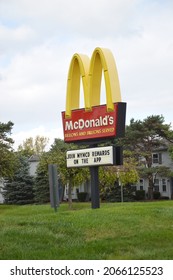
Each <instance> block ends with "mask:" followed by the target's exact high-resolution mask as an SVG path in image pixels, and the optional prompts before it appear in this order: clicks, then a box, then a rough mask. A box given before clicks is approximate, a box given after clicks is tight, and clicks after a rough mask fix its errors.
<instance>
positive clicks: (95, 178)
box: [90, 166, 100, 209]
mask: <svg viewBox="0 0 173 280" xmlns="http://www.w3.org/2000/svg"><path fill="white" fill-rule="evenodd" d="M90 175H91V205H92V209H96V208H100V195H99V167H98V166H91V167H90Z"/></svg>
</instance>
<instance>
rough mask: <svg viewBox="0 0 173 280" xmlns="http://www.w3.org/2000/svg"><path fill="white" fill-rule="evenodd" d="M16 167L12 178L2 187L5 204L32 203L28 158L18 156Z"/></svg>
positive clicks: (31, 181) (31, 179)
mask: <svg viewBox="0 0 173 280" xmlns="http://www.w3.org/2000/svg"><path fill="white" fill-rule="evenodd" d="M18 160H19V163H18V168H17V170H16V172H15V173H14V176H13V178H10V179H9V180H8V182H7V183H6V185H5V187H4V192H3V195H4V198H5V203H7V204H20V205H22V204H31V203H33V199H34V194H33V184H34V180H33V177H32V176H30V174H29V163H28V159H27V158H26V157H24V156H21V155H20V156H19V158H18Z"/></svg>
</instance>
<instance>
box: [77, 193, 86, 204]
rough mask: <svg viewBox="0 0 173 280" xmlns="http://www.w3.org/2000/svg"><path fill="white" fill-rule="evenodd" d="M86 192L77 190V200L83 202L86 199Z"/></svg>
mask: <svg viewBox="0 0 173 280" xmlns="http://www.w3.org/2000/svg"><path fill="white" fill-rule="evenodd" d="M87 194H88V193H87V192H78V193H77V198H78V201H80V202H85V201H86V199H87Z"/></svg>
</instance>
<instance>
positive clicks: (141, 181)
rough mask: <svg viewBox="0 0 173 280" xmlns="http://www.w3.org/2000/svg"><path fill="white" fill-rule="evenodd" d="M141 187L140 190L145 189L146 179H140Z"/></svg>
mask: <svg viewBox="0 0 173 280" xmlns="http://www.w3.org/2000/svg"><path fill="white" fill-rule="evenodd" d="M139 188H140V191H143V189H144V180H143V179H140V181H139Z"/></svg>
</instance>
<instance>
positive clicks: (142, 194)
mask: <svg viewBox="0 0 173 280" xmlns="http://www.w3.org/2000/svg"><path fill="white" fill-rule="evenodd" d="M144 199H145V191H144V190H137V191H136V200H144Z"/></svg>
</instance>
